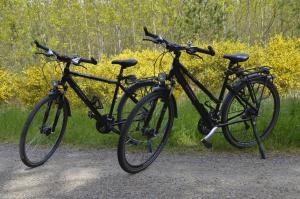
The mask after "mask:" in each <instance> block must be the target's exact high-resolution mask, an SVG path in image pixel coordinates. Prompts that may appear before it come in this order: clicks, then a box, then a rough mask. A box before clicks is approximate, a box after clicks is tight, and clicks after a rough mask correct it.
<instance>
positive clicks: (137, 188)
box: [0, 144, 300, 199]
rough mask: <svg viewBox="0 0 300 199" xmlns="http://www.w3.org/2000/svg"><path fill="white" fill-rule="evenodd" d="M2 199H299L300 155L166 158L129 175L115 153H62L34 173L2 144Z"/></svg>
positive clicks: (66, 150) (11, 147) (14, 149)
mask: <svg viewBox="0 0 300 199" xmlns="http://www.w3.org/2000/svg"><path fill="white" fill-rule="evenodd" d="M0 198H1V199H6V198H110V199H111V198H130V199H132V198H139V199H140V198H172V199H173V198H300V156H298V155H291V154H284V155H270V154H269V156H268V159H267V160H261V159H259V156H258V155H256V154H242V153H241V154H228V153H226V154H220V153H213V152H208V153H205V154H204V153H194V154H186V155H179V154H167V153H162V154H161V155H160V157H158V159H157V160H156V161H155V163H153V164H152V165H151V166H150V167H149V168H148V169H147V170H145V171H144V172H141V173H139V174H135V175H130V174H127V173H125V172H124V171H123V170H121V168H120V167H119V165H118V162H117V156H116V151H115V150H78V149H71V148H63V149H61V148H60V149H58V151H57V152H56V153H55V154H54V156H53V157H52V158H51V159H50V160H49V161H48V162H47V163H46V164H45V165H43V166H41V167H38V168H35V169H29V168H27V167H26V166H25V165H23V164H22V163H21V161H20V159H19V155H18V148H17V146H15V145H9V144H0Z"/></svg>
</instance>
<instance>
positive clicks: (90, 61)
mask: <svg viewBox="0 0 300 199" xmlns="http://www.w3.org/2000/svg"><path fill="white" fill-rule="evenodd" d="M80 62H85V63H89V64H94V65H97V63H98V62H97V60H96V59H95V58H93V57H91V59H85V58H80Z"/></svg>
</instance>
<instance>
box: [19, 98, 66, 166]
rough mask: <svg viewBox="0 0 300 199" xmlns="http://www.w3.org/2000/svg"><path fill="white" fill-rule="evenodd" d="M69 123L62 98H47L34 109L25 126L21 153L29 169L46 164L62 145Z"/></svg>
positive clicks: (20, 148) (20, 147)
mask: <svg viewBox="0 0 300 199" xmlns="http://www.w3.org/2000/svg"><path fill="white" fill-rule="evenodd" d="M67 121H68V111H67V107H66V104H65V103H63V101H62V100H61V98H60V97H57V98H53V97H49V96H47V97H45V98H44V99H42V100H41V101H40V102H39V103H37V104H36V106H35V107H34V108H33V110H32V111H31V113H30V114H29V116H28V118H27V121H26V122H25V124H24V127H23V130H22V134H21V137H20V144H19V153H20V158H21V160H22V162H23V163H24V164H25V165H27V166H28V167H37V166H40V165H42V164H44V163H45V162H46V161H47V160H48V159H49V158H50V157H51V155H52V154H53V153H54V152H55V150H56V149H57V147H58V145H59V144H60V142H61V140H62V138H63V135H64V132H65V129H66V126H67Z"/></svg>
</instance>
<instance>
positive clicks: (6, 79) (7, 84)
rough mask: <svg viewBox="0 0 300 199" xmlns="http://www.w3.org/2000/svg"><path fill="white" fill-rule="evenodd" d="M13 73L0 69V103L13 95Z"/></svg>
mask: <svg viewBox="0 0 300 199" xmlns="http://www.w3.org/2000/svg"><path fill="white" fill-rule="evenodd" d="M14 80H15V75H14V74H11V73H9V72H7V71H5V70H4V69H0V103H1V102H7V101H8V100H10V99H11V98H12V97H13V96H14V92H15V91H14V90H13V85H14V84H13V83H14Z"/></svg>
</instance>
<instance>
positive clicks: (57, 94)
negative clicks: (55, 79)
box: [49, 90, 71, 117]
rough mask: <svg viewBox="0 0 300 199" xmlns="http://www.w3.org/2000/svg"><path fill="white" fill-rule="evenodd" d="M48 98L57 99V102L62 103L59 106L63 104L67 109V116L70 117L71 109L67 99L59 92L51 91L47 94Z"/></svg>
mask: <svg viewBox="0 0 300 199" xmlns="http://www.w3.org/2000/svg"><path fill="white" fill-rule="evenodd" d="M49 97H50V98H52V99H59V102H60V103H62V104H61V105H63V104H65V105H66V107H67V115H68V116H69V117H70V116H71V108H70V103H69V100H68V99H67V97H66V96H65V95H64V94H63V93H62V92H61V91H59V90H51V91H50V93H49Z"/></svg>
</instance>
